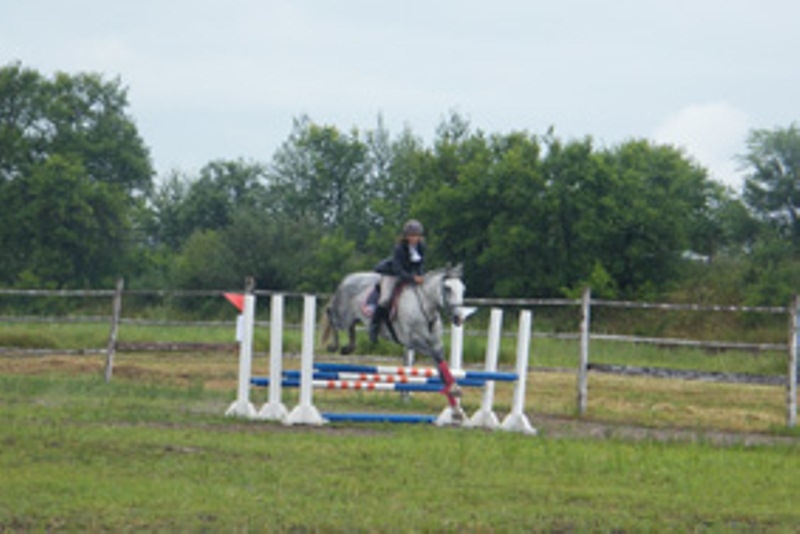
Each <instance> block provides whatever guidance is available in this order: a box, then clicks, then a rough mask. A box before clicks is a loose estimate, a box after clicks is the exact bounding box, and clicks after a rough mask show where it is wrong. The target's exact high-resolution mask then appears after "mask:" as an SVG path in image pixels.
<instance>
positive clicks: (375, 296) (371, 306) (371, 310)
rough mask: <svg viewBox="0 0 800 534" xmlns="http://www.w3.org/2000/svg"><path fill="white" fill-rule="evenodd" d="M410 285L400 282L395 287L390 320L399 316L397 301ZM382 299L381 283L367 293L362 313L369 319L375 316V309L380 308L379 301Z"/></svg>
mask: <svg viewBox="0 0 800 534" xmlns="http://www.w3.org/2000/svg"><path fill="white" fill-rule="evenodd" d="M407 285H408V283H407V282H404V281H398V282H397V283H396V284H395V286H394V290H393V291H392V298H391V299H389V318H390V319H393V318H394V317H395V316H396V315H397V300H398V299H399V298H400V293H402V292H403V290H404V289H405V288H406V286H407ZM380 298H381V285H380V283H378V284H375V285H374V286H373V287H372V289H371V290H370V291H368V292H367V293H366V296H365V298H364V300H362V302H361V311H363V312H364V315H366V316H367V317H369V318H372V316H373V315H374V314H375V308H377V307H378V301H379V300H380Z"/></svg>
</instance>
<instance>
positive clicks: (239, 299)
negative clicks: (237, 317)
mask: <svg viewBox="0 0 800 534" xmlns="http://www.w3.org/2000/svg"><path fill="white" fill-rule="evenodd" d="M223 295H224V296H225V298H226V299H228V302H230V303H231V304H233V305H234V306H236V309H237V310H239V311H240V312H242V313H243V312H244V295H242V294H241V293H223Z"/></svg>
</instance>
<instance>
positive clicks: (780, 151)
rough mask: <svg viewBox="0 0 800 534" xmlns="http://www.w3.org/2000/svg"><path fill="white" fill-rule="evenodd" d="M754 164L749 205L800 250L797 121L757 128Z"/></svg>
mask: <svg viewBox="0 0 800 534" xmlns="http://www.w3.org/2000/svg"><path fill="white" fill-rule="evenodd" d="M747 149H748V151H747V154H746V155H744V156H743V157H742V160H743V161H744V163H745V164H746V165H747V166H749V167H750V172H749V174H748V176H747V177H746V180H745V191H744V199H745V202H746V203H747V205H748V206H749V207H750V208H751V209H752V210H753V211H754V212H755V213H756V214H757V215H758V216H759V217H760V218H761V220H763V221H764V222H766V223H768V224H769V225H770V226H772V227H773V228H774V229H775V230H776V231H777V232H778V234H779V235H780V236H783V237H785V238H787V239H789V240H790V242H791V243H792V246H793V249H794V253H795V254H797V253H798V252H800V220H799V218H798V214H800V129H798V127H797V125H796V124H792V125H790V126H789V127H788V128H776V129H774V130H754V131H752V132H750V135H749V136H748V138H747Z"/></svg>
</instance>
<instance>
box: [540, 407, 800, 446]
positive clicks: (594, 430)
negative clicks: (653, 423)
mask: <svg viewBox="0 0 800 534" xmlns="http://www.w3.org/2000/svg"><path fill="white" fill-rule="evenodd" d="M530 417H531V423H532V424H533V426H534V427H536V428H537V430H538V431H539V435H540V436H543V437H547V438H553V439H565V438H570V439H574V438H585V439H619V440H624V441H660V442H687V443H710V444H713V445H720V446H734V445H743V446H754V445H774V444H780V443H784V444H794V445H800V437H794V436H776V435H773V434H761V433H752V432H748V433H742V432H725V431H719V430H704V429H685V428H649V427H645V426H637V425H626V424H615V423H609V422H606V421H593V420H587V419H577V418H570V417H558V416H551V415H541V414H530Z"/></svg>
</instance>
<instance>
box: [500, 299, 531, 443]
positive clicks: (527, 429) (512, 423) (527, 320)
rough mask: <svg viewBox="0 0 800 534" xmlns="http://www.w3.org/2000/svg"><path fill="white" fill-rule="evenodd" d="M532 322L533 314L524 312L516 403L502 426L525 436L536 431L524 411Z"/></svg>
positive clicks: (519, 338)
mask: <svg viewBox="0 0 800 534" xmlns="http://www.w3.org/2000/svg"><path fill="white" fill-rule="evenodd" d="M531 322H532V314H531V311H530V310H522V311H521V312H520V314H519V335H518V336H517V376H518V377H519V378H518V379H517V381H516V383H515V384H514V401H513V404H512V406H511V413H509V414H508V415H507V416H506V418H505V419H503V423H502V424H501V425H500V428H501V429H502V430H510V431H513V432H522V433H524V434H533V435H535V434H536V433H537V432H536V429H535V428H533V427H532V426H531V423H530V421H528V417H527V416H526V415H525V412H524V411H523V410H524V408H525V383H526V382H527V378H528V356H529V354H530V344H531Z"/></svg>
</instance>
